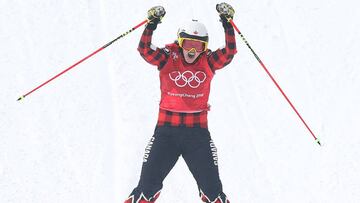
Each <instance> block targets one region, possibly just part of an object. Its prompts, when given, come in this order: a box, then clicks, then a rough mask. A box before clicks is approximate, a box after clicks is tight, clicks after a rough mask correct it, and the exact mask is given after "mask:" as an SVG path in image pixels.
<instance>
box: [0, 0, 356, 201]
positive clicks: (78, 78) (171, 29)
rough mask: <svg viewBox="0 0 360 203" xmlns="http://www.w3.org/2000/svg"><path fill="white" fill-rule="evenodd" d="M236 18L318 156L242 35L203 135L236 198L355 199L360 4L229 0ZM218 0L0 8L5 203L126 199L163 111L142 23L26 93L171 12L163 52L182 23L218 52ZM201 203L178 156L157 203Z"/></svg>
mask: <svg viewBox="0 0 360 203" xmlns="http://www.w3.org/2000/svg"><path fill="white" fill-rule="evenodd" d="M227 2H228V3H230V4H231V5H232V6H233V7H234V8H235V10H236V14H235V19H234V22H235V23H236V25H237V26H238V27H239V29H240V30H241V32H242V33H243V34H244V36H245V38H246V39H247V40H248V42H249V43H250V45H251V46H252V47H253V48H254V50H255V52H256V53H257V54H258V55H259V57H260V58H261V59H262V60H263V62H264V63H265V65H266V66H267V68H268V69H269V71H270V72H271V73H272V74H273V76H274V77H275V79H276V80H277V81H278V82H279V84H280V86H281V87H282V88H283V89H284V91H285V93H286V94H287V95H288V96H289V98H290V100H291V101H292V102H293V103H294V105H295V106H296V108H297V109H298V110H299V112H300V114H301V115H302V116H303V117H304V119H305V120H306V122H307V123H308V124H309V126H310V128H311V129H312V130H313V131H314V133H315V134H316V136H318V137H319V138H320V140H321V142H322V144H323V146H322V147H319V146H318V145H317V144H316V143H315V142H314V141H313V138H312V137H311V135H310V133H309V132H308V131H307V129H306V128H305V127H304V125H303V124H302V123H301V121H300V120H299V118H298V117H297V116H296V114H295V113H294V112H293V110H292V109H291V108H290V106H289V105H288V103H287V102H286V101H285V99H284V98H283V97H282V95H281V94H280V92H279V91H278V90H277V89H276V87H275V86H274V84H273V83H272V81H271V80H270V78H269V77H268V76H267V75H266V73H265V71H263V70H262V68H261V66H260V65H259V63H258V62H257V61H256V59H255V57H254V56H253V55H252V53H251V52H250V50H249V49H248V48H247V47H246V46H245V44H244V43H243V41H242V40H241V38H240V37H239V36H238V35H237V46H238V54H237V55H236V56H235V58H234V60H233V62H232V63H231V64H230V65H229V66H227V67H226V68H225V69H223V70H221V71H219V72H217V74H216V76H215V78H214V80H213V84H212V92H211V96H210V103H211V105H212V110H211V111H210V113H209V126H210V132H211V135H212V138H213V140H214V141H215V144H216V145H217V148H218V150H219V152H218V154H219V159H220V160H219V164H220V176H221V179H222V182H223V185H224V191H225V193H226V194H227V195H228V196H229V198H230V200H231V202H235V203H236V202H254V203H257V202H258V203H262V202H299V203H300V202H301V203H303V202H326V203H329V202H330V203H332V202H334V203H337V202H349V203H351V202H360V173H359V171H360V162H359V157H360V147H359V145H360V136H359V131H360V125H359V121H360V119H359V115H360V107H359V103H360V94H359V93H356V92H359V91H360V70H359V68H358V66H359V64H360V60H359V57H358V53H359V50H358V49H359V47H360V40H359V34H360V33H359V31H360V29H359V27H360V21H359V20H357V19H359V18H360V14H359V13H358V12H357V8H358V7H359V3H358V2H357V1H355V0H347V1H334V0H330V1H329V0H328V1H324V0H318V1H310V0H305V1H295V0H289V1H279V0H266V1H258V0H255V1H235V0H232V1H227ZM216 3H219V2H217V1H213V0H211V1H206V2H205V1H187V0H183V1H151V0H150V1H139V0H133V1H130V2H127V1H122V0H121V1H119V0H118V1H115V0H108V1H94V0H87V1H85V0H78V1H69V0H68V1H55V0H50V1H40V0H30V1H18V0H13V1H10V0H2V1H0V8H1V12H0V27H1V31H0V41H1V49H0V66H1V70H0V71H1V73H0V77H1V78H0V85H1V87H2V91H1V93H0V98H1V105H0V202H7V203H22V202H24V203H25V202H26V203H29V202H36V203H37V202H61V203H63V202H66V203H71V202H74V203H75V202H76V203H78V202H87V203H92V202H94V203H97V202H109V203H111V202H114V203H115V202H123V201H124V199H125V198H126V197H127V196H128V195H129V194H130V192H131V190H132V189H133V188H134V187H135V186H136V184H137V181H138V178H139V174H140V169H141V162H142V156H143V153H144V149H145V146H146V144H147V142H148V140H149V139H150V137H151V135H152V133H153V130H154V127H155V123H156V119H157V111H158V102H159V96H160V94H159V82H158V72H157V70H156V68H155V67H151V66H150V65H148V64H147V63H146V62H145V61H144V60H143V59H142V58H141V57H140V56H139V54H138V53H137V50H136V48H137V45H138V41H139V39H140V36H141V33H142V30H143V27H141V28H139V29H138V30H135V31H133V32H132V33H130V34H129V35H127V36H126V37H124V38H122V39H120V40H119V41H117V42H116V43H115V44H113V45H111V46H110V47H108V48H106V49H105V50H103V51H102V52H100V53H98V54H97V55H95V56H93V57H92V58H90V59H89V60H87V61H85V62H83V63H82V64H81V65H79V66H77V67H76V68H74V69H72V70H71V71H70V72H68V73H66V74H64V75H62V76H61V77H59V78H58V79H56V80H54V81H53V82H51V83H49V84H48V85H46V86H44V87H42V88H41V89H39V90H38V91H36V92H34V93H33V94H31V96H29V97H26V98H25V99H24V100H23V101H20V102H18V101H16V99H17V98H18V97H19V96H21V95H22V94H24V93H26V92H27V91H30V90H31V89H32V88H34V87H36V86H37V85H39V84H41V83H42V82H44V81H45V80H47V79H49V78H50V77H52V76H54V75H55V74H57V73H59V72H61V71H62V70H64V69H65V68H67V67H69V66H70V65H72V64H74V63H75V62H76V61H78V60H80V59H81V58H83V57H85V56H86V55H88V54H90V53H91V52H92V51H95V50H96V49H98V48H100V47H101V46H103V45H104V44H106V43H107V42H109V41H111V40H112V39H114V38H116V37H117V36H119V35H120V34H122V33H124V32H126V31H128V30H129V29H130V28H132V27H133V26H135V25H136V24H138V23H140V22H141V21H142V20H144V18H145V17H146V11H147V10H148V9H149V8H150V7H152V6H154V5H163V6H164V7H165V9H166V11H167V14H166V16H165V18H164V19H163V23H162V24H160V25H159V26H158V29H157V30H156V32H155V34H154V40H153V42H154V44H155V45H157V46H160V47H161V46H163V45H165V44H166V43H170V42H172V41H173V40H175V38H176V32H177V26H179V24H180V23H181V21H186V20H191V19H192V18H197V19H199V20H200V21H202V22H203V23H204V24H205V25H206V26H207V28H208V31H209V34H210V44H209V46H210V48H211V49H216V48H218V47H221V46H223V45H224V34H223V30H222V27H221V24H220V23H219V22H218V16H217V14H216V11H215V5H216ZM157 202H159V203H164V202H179V203H180V202H190V203H193V202H200V199H199V198H198V193H197V187H196V183H195V181H194V180H193V178H192V175H191V174H190V172H189V171H188V169H187V166H186V164H185V163H184V161H183V160H182V159H180V160H179V162H178V163H177V165H176V166H175V167H174V169H173V170H172V171H171V173H170V174H169V175H168V177H167V178H166V180H165V182H164V188H163V190H162V193H161V196H160V198H159V199H158V201H157Z"/></svg>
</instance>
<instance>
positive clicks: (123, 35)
mask: <svg viewBox="0 0 360 203" xmlns="http://www.w3.org/2000/svg"><path fill="white" fill-rule="evenodd" d="M148 21H149V20H148V19H146V20H144V21H142V22H141V23H140V24H138V25H136V26H135V27H133V28H131V29H130V30H129V31H127V32H125V33H123V34H121V35H120V36H118V37H117V38H115V39H114V40H112V41H110V42H109V43H107V44H105V45H104V46H102V47H100V48H99V49H97V50H95V51H94V52H92V53H91V54H89V55H88V56H86V57H84V58H83V59H81V60H80V61H78V62H76V63H75V64H73V65H71V66H70V67H68V68H66V69H65V70H63V71H61V72H60V73H58V74H57V75H55V76H54V77H52V78H50V79H49V80H47V81H45V82H44V83H42V84H41V85H39V86H37V87H36V88H34V89H33V90H31V91H29V92H28V93H26V94H24V95H22V96H21V97H19V98H18V99H17V101H20V100H22V99H24V98H25V97H26V96H28V95H30V94H31V93H33V92H35V91H36V90H38V89H40V88H41V87H43V86H44V85H46V84H48V83H49V82H51V81H52V80H54V79H56V78H57V77H59V76H60V75H62V74H64V73H66V72H67V71H69V70H70V69H72V68H74V67H75V66H77V65H79V64H80V63H82V62H83V61H85V60H87V59H88V58H90V57H92V56H93V55H95V54H97V53H99V52H100V51H102V50H104V49H105V48H106V47H108V46H110V45H111V44H112V43H114V42H115V41H117V40H118V39H120V38H122V37H125V36H126V35H128V34H129V33H130V32H132V31H134V30H136V29H137V28H139V27H140V26H142V25H144V24H145V23H147V22H148Z"/></svg>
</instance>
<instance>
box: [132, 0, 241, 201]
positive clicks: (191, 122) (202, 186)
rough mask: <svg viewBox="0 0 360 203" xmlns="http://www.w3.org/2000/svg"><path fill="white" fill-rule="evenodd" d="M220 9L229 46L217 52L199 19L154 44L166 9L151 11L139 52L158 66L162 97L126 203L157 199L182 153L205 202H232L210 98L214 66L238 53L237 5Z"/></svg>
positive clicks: (215, 67)
mask: <svg viewBox="0 0 360 203" xmlns="http://www.w3.org/2000/svg"><path fill="white" fill-rule="evenodd" d="M216 9H217V11H218V13H219V15H220V19H221V22H222V24H223V27H224V30H225V43H226V46H225V47H224V48H221V49H217V50H216V51H214V52H213V51H211V50H209V49H208V41H209V38H208V33H207V30H206V27H205V26H204V25H203V24H202V23H200V22H198V21H194V20H193V21H191V22H189V23H187V24H185V25H184V26H182V27H180V28H179V30H178V40H177V41H176V42H175V43H172V44H168V45H166V46H165V48H157V47H155V46H154V45H152V43H151V38H152V34H153V31H154V30H155V29H156V27H157V25H158V23H160V22H161V18H162V17H163V16H164V15H165V10H164V8H163V7H161V6H156V7H153V8H151V9H150V10H149V11H148V18H149V20H150V22H149V23H148V24H147V26H146V28H145V31H144V32H143V34H142V36H141V40H140V43H139V47H138V51H139V52H140V54H141V56H142V57H143V58H144V59H145V60H146V61H147V62H148V63H150V64H152V65H155V66H157V67H158V70H159V75H160V90H161V101H160V108H159V117H158V122H157V125H156V129H155V132H154V135H153V136H152V138H151V139H150V142H149V144H148V146H147V147H146V150H145V155H144V159H143V165H142V170H141V177H140V181H139V183H138V186H137V187H136V188H135V189H134V190H133V192H132V193H131V195H130V196H129V198H128V199H127V200H126V201H125V203H154V202H155V201H156V199H157V198H158V196H159V195H160V191H161V188H162V182H163V180H164V179H165V177H166V176H167V174H168V173H169V172H170V170H171V169H172V168H173V166H174V165H175V163H176V162H177V160H178V158H179V156H182V157H183V158H184V160H185V162H186V164H187V165H188V167H189V169H190V171H191V173H192V174H193V176H194V178H195V179H196V182H197V185H198V189H199V194H200V198H201V200H202V201H203V202H207V203H229V200H228V199H227V197H226V195H225V194H224V193H223V191H222V184H221V181H220V178H219V171H218V157H217V149H216V147H215V144H214V142H213V141H212V139H211V137H210V133H209V131H208V125H207V113H208V111H209V107H210V106H209V105H208V103H207V102H208V99H209V94H210V83H211V79H212V78H213V76H214V74H215V71H217V70H219V69H221V68H223V67H224V66H226V65H227V64H229V63H230V62H231V60H232V59H233V57H234V55H235V54H236V42H235V35H234V29H233V27H232V25H231V24H230V23H229V21H228V20H229V19H232V18H233V16H234V9H233V8H232V7H231V6H230V5H229V4H226V3H221V4H218V5H216Z"/></svg>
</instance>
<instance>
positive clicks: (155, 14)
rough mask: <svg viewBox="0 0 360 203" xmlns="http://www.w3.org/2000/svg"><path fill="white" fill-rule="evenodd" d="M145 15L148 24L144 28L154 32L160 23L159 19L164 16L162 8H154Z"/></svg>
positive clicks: (164, 12)
mask: <svg viewBox="0 0 360 203" xmlns="http://www.w3.org/2000/svg"><path fill="white" fill-rule="evenodd" d="M147 14H148V17H147V18H148V20H149V22H148V24H147V25H146V27H147V28H148V29H150V30H155V29H156V27H157V25H158V24H159V23H161V19H162V18H163V17H164V15H165V14H166V11H165V9H164V7H162V6H154V7H152V8H150V9H149V10H148V12H147Z"/></svg>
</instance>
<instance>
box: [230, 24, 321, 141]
mask: <svg viewBox="0 0 360 203" xmlns="http://www.w3.org/2000/svg"><path fill="white" fill-rule="evenodd" d="M230 23H231V25H232V26H233V27H234V29H235V30H236V31H237V32H238V34H239V35H240V37H241V39H242V40H243V41H244V42H245V44H246V46H247V47H248V48H249V49H250V50H251V52H252V53H253V54H254V56H255V58H256V59H257V60H258V62H259V63H260V65H261V67H262V68H263V69H264V70H265V72H266V73H267V74H268V76H269V77H270V78H271V80H272V81H273V82H274V84H275V86H276V87H277V88H278V89H279V91H280V92H281V94H282V95H283V96H284V98H285V99H286V101H287V102H288V103H289V105H290V106H291V108H292V109H293V110H294V111H295V113H296V115H298V117H299V118H300V120H301V121H302V123H303V124H304V125H305V127H306V128H307V129H308V131H309V132H310V134H311V135H312V136H313V138H314V139H315V141H316V143H318V144H319V145H320V146H321V143H320V140H319V139H318V138H317V137H316V136H315V134H314V133H313V131H312V130H311V129H310V127H309V126H308V124H307V123H306V122H305V120H304V119H303V118H302V116H301V115H300V113H299V111H298V110H297V109H296V108H295V106H294V105H293V104H292V102H291V101H290V99H289V98H288V97H287V96H286V94H285V92H284V91H283V90H282V89H281V87H280V85H279V84H278V83H277V82H276V80H275V78H274V77H273V76H272V75H271V73H270V72H269V70H268V69H267V68H266V66H265V65H264V63H263V62H262V61H261V59H260V58H259V56H258V55H257V54H256V53H255V51H254V50H253V49H252V48H251V46H250V44H249V43H248V42H247V40H246V39H245V37H244V35H243V34H242V33H241V32H240V30H239V29H238V28H237V26H236V25H235V23H234V21H233V20H232V19H230Z"/></svg>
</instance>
